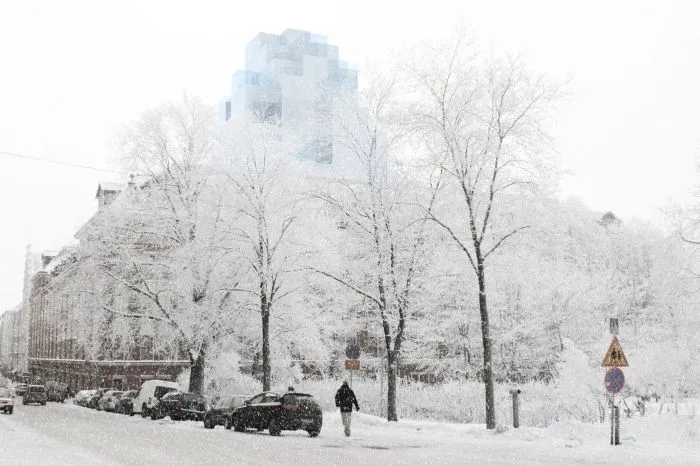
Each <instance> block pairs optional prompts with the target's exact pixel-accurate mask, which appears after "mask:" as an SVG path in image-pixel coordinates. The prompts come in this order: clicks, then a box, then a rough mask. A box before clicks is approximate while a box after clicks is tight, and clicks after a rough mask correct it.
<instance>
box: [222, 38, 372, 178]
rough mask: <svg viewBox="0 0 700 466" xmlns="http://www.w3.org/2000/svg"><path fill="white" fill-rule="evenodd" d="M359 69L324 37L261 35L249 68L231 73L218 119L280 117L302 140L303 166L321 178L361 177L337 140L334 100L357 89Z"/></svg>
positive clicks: (254, 43)
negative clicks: (349, 62) (340, 57)
mask: <svg viewBox="0 0 700 466" xmlns="http://www.w3.org/2000/svg"><path fill="white" fill-rule="evenodd" d="M357 82H358V81H357V69H356V68H354V67H353V66H351V65H349V64H347V63H346V62H344V61H342V60H340V59H339V52H338V46H336V45H330V44H328V41H327V38H326V37H324V36H320V35H316V34H312V33H311V32H308V31H300V30H296V29H287V30H285V31H284V32H283V33H282V34H280V35H276V34H268V33H260V34H258V35H257V36H255V38H254V39H253V40H252V41H250V43H249V44H248V45H247V47H246V62H245V69H244V70H240V71H237V72H236V73H235V74H234V75H233V83H232V90H231V96H229V97H227V98H225V99H224V100H223V101H222V102H221V105H220V112H219V114H220V120H221V121H222V122H227V121H230V120H233V119H236V117H238V116H241V115H246V114H249V115H253V116H255V117H257V118H258V119H261V120H266V121H277V122H279V123H280V124H281V125H282V127H283V128H284V129H285V130H286V131H288V132H289V133H288V134H292V135H293V136H294V137H295V138H296V139H297V141H298V145H299V151H298V153H297V158H298V160H299V161H300V162H301V163H300V164H299V170H300V171H302V172H306V174H308V175H310V176H315V177H321V178H348V179H362V178H363V177H364V170H363V168H362V165H361V164H360V162H359V161H358V160H357V157H356V156H355V154H353V153H352V152H350V151H348V150H347V149H346V148H344V147H342V146H341V145H339V144H337V142H336V140H337V135H338V134H337V133H338V130H339V129H338V123H339V122H338V121H337V117H336V116H335V113H334V109H333V106H334V101H335V99H337V98H340V97H341V96H342V97H343V98H346V99H347V98H348V96H350V97H351V98H352V96H355V94H356V92H357V85H358V84H357Z"/></svg>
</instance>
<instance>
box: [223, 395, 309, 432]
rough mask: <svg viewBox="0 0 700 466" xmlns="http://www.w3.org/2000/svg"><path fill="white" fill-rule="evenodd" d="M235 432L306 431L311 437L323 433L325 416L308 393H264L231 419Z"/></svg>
mask: <svg viewBox="0 0 700 466" xmlns="http://www.w3.org/2000/svg"><path fill="white" fill-rule="evenodd" d="M231 423H232V424H233V428H234V430H236V431H237V432H243V431H244V430H245V429H248V428H253V429H257V430H264V429H267V430H268V431H269V432H270V435H280V434H281V433H282V431H283V430H305V431H307V432H308V433H309V435H310V436H311V437H317V436H318V434H320V433H321V426H322V425H323V413H322V411H321V406H320V405H319V404H318V402H317V401H316V400H315V399H314V397H313V396H311V395H309V394H307V393H298V392H287V393H276V392H264V393H260V394H259V395H255V396H254V397H253V398H251V399H250V400H247V401H246V402H245V403H244V404H243V406H241V407H240V408H238V409H236V410H235V411H234V412H233V413H232V415H231Z"/></svg>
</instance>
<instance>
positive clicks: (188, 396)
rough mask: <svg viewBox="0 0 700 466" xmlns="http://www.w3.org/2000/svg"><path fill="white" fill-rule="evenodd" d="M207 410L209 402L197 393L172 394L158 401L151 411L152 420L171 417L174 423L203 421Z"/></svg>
mask: <svg viewBox="0 0 700 466" xmlns="http://www.w3.org/2000/svg"><path fill="white" fill-rule="evenodd" d="M206 410H207V400H206V398H204V396H202V395H198V394H197V393H181V392H170V393H167V394H165V395H163V397H162V398H161V399H160V400H158V402H157V403H156V405H155V406H154V407H153V409H152V410H151V419H154V420H155V419H158V418H161V417H165V416H170V419H172V420H173V421H180V420H183V419H191V420H193V421H201V420H202V419H204V413H205V412H206Z"/></svg>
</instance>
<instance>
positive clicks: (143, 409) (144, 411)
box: [141, 403, 148, 419]
mask: <svg viewBox="0 0 700 466" xmlns="http://www.w3.org/2000/svg"><path fill="white" fill-rule="evenodd" d="M141 417H142V418H144V419H145V418H147V417H148V408H147V407H146V404H145V403H144V404H143V406H141Z"/></svg>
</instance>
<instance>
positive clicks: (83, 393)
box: [73, 390, 95, 407]
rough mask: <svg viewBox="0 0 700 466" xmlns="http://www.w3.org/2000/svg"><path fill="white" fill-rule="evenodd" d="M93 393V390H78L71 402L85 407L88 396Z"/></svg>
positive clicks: (90, 396)
mask: <svg viewBox="0 0 700 466" xmlns="http://www.w3.org/2000/svg"><path fill="white" fill-rule="evenodd" d="M94 394H95V390H80V391H79V392H78V393H76V394H75V396H74V397H73V404H76V405H78V406H83V407H86V406H87V402H88V401H89V400H90V398H92V395H94Z"/></svg>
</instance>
